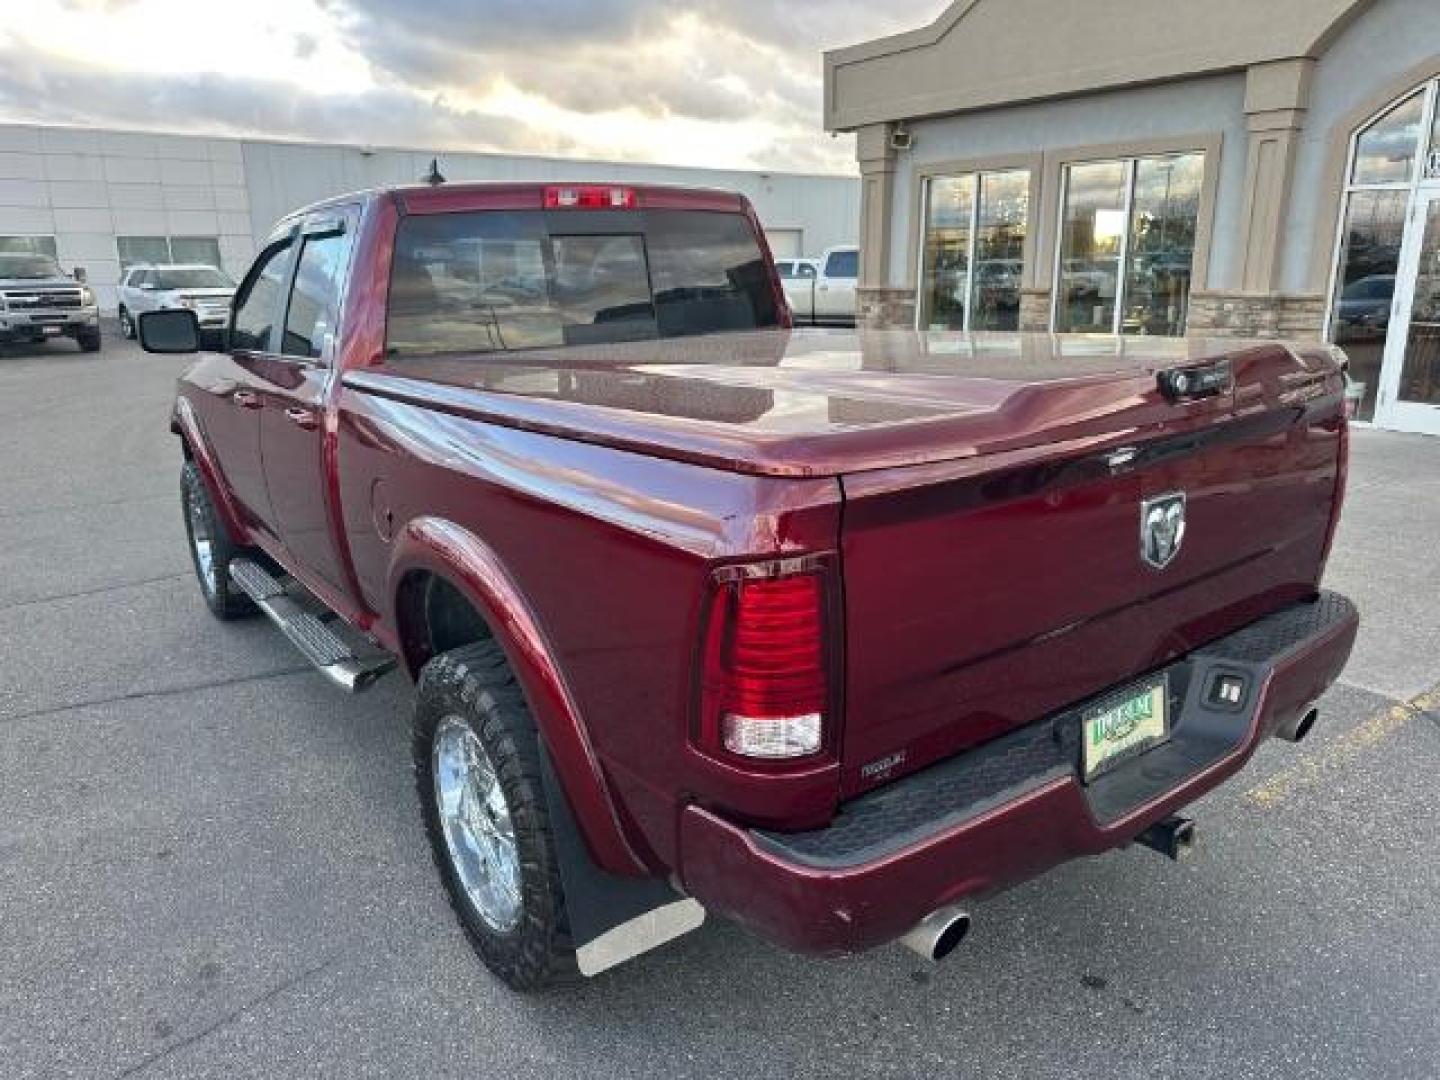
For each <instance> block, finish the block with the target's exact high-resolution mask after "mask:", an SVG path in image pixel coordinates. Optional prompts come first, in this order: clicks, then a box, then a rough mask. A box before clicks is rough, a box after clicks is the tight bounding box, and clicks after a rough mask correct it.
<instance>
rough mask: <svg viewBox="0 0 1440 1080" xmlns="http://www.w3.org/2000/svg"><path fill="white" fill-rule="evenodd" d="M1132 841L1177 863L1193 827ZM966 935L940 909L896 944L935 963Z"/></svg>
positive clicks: (1303, 721) (1167, 828)
mask: <svg viewBox="0 0 1440 1080" xmlns="http://www.w3.org/2000/svg"><path fill="white" fill-rule="evenodd" d="M1319 719H1320V710H1319V709H1318V708H1314V707H1312V708H1309V709H1306V710H1305V711H1304V712H1302V713H1300V714H1298V715H1297V716H1294V717H1292V718H1291V719H1289V720H1287V721H1286V722H1285V723H1284V724H1282V725H1281V726H1280V729H1279V730H1278V731H1277V732H1276V735H1277V736H1279V737H1280V738H1282V739H1284V740H1285V741H1286V742H1292V743H1299V742H1303V741H1304V740H1305V737H1306V736H1307V735H1309V734H1310V732H1311V731H1312V730H1313V729H1314V727H1315V723H1316V721H1317V720H1319ZM1136 840H1138V841H1139V842H1140V843H1141V844H1143V845H1144V846H1145V847H1148V848H1151V849H1152V850H1154V851H1158V852H1159V853H1160V854H1162V855H1164V856H1166V857H1167V858H1170V859H1174V860H1175V861H1176V862H1181V861H1183V860H1185V859H1186V858H1188V857H1189V856H1190V854H1191V853H1192V852H1193V851H1194V848H1195V823H1194V822H1193V821H1191V820H1190V819H1189V818H1183V817H1179V816H1174V817H1169V818H1166V819H1165V820H1164V821H1160V822H1157V823H1156V824H1154V825H1152V826H1150V828H1148V829H1146V830H1145V831H1144V832H1143V833H1141V834H1140V835H1139V836H1138V837H1136ZM968 933H970V913H969V912H967V911H965V910H963V909H962V908H959V907H954V906H951V907H943V908H940V909H938V910H936V911H932V912H931V913H930V914H929V915H927V916H926V917H925V918H924V919H922V920H921V922H920V924H919V925H918V926H916V927H915V929H913V930H911V931H910V932H909V933H908V934H906V935H905V936H904V937H902V938H901V939H900V944H902V945H904V946H905V947H906V948H907V949H909V950H910V951H911V952H913V953H914V954H915V955H916V956H919V957H921V958H922V959H924V960H928V961H930V962H931V963H939V962H940V961H941V960H944V959H945V958H946V957H947V956H949V955H950V954H951V953H953V952H954V951H955V950H956V949H957V948H959V947H960V943H961V942H962V941H964V940H965V935H967V934H968Z"/></svg>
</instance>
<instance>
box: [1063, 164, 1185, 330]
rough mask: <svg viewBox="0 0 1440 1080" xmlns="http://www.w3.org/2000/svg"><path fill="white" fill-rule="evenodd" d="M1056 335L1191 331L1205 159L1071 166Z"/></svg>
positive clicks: (1065, 209)
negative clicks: (1188, 326) (1188, 323)
mask: <svg viewBox="0 0 1440 1080" xmlns="http://www.w3.org/2000/svg"><path fill="white" fill-rule="evenodd" d="M1065 172H1066V187H1065V208H1064V218H1063V221H1062V226H1061V248H1060V267H1059V273H1058V296H1057V299H1056V303H1055V329H1056V330H1057V331H1061V332H1071V333H1098V334H1112V333H1116V332H1117V331H1118V332H1122V333H1126V334H1153V335H1159V336H1165V337H1179V336H1181V335H1183V334H1184V333H1185V324H1186V319H1187V316H1188V314H1189V308H1190V277H1191V267H1192V265H1193V263H1194V261H1195V233H1196V229H1197V227H1198V223H1199V220H1200V196H1201V191H1202V189H1203V187H1204V182H1205V155H1204V154H1201V153H1194V154H1168V155H1164V156H1157V157H1146V158H1137V159H1133V160H1129V161H1098V162H1090V163H1087V164H1084V165H1071V166H1068V167H1067V168H1066V170H1065Z"/></svg>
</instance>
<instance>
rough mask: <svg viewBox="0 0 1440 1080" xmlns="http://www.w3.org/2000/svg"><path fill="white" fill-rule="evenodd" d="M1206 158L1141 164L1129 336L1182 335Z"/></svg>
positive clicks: (1129, 278)
mask: <svg viewBox="0 0 1440 1080" xmlns="http://www.w3.org/2000/svg"><path fill="white" fill-rule="evenodd" d="M1204 183H1205V158H1204V156H1203V155H1201V154H1186V155H1183V156H1181V157H1164V158H1142V159H1140V161H1138V162H1137V163H1136V165H1135V198H1134V205H1133V207H1132V209H1131V212H1130V246H1129V259H1128V262H1127V267H1128V269H1127V270H1126V274H1125V318H1124V323H1123V326H1122V329H1123V330H1124V332H1125V333H1127V334H1159V335H1162V336H1166V337H1179V336H1180V335H1182V334H1184V333H1185V320H1186V317H1187V315H1188V314H1189V309H1190V272H1191V267H1192V266H1193V265H1194V262H1195V227H1196V223H1197V222H1198V221H1199V219H1200V190H1201V188H1202V187H1203V186H1204Z"/></svg>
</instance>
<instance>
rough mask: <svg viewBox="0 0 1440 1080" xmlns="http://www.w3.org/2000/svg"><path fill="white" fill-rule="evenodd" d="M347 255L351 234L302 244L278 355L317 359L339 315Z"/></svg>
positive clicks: (321, 237) (315, 238)
mask: <svg viewBox="0 0 1440 1080" xmlns="http://www.w3.org/2000/svg"><path fill="white" fill-rule="evenodd" d="M349 256H350V233H348V232H345V233H339V234H336V235H333V236H320V237H314V238H312V239H308V240H306V241H305V247H304V248H303V249H302V250H301V252H300V267H299V269H298V270H297V271H296V272H295V287H294V289H293V290H291V293H290V307H289V312H288V314H287V315H286V317H285V339H284V341H283V343H282V345H281V349H280V351H281V353H283V354H284V355H285V356H301V357H305V358H307V359H310V360H318V359H320V358H321V356H322V355H323V354H324V344H325V335H326V334H327V333H333V332H334V331H335V329H336V321H337V318H338V316H339V312H340V287H341V281H342V279H343V278H344V275H345V266H346V264H347V263H348V262H349Z"/></svg>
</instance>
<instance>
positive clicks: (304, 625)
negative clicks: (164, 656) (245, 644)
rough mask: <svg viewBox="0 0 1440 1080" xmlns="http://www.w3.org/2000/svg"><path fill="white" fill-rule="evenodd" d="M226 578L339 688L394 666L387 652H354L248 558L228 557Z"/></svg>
mask: <svg viewBox="0 0 1440 1080" xmlns="http://www.w3.org/2000/svg"><path fill="white" fill-rule="evenodd" d="M230 580H231V581H232V582H234V583H235V586H236V588H238V589H239V590H240V591H241V592H243V593H244V594H245V595H246V596H248V597H249V598H250V599H251V601H253V602H254V604H255V606H256V607H258V608H259V609H260V610H261V611H262V612H264V613H265V616H266V618H268V619H269V620H270V621H271V622H273V623H274V624H275V625H276V626H278V627H279V628H280V629H281V631H282V632H283V633H284V634H285V636H286V637H287V638H289V639H290V643H291V644H292V645H294V646H295V648H297V649H299V650H300V654H301V655H302V656H304V657H305V659H307V660H309V661H310V662H311V663H312V664H314V665H315V666H316V667H317V668H319V669H320V671H321V673H322V674H324V675H325V676H326V677H327V678H328V679H329V680H330V681H331V682H333V683H335V685H337V686H339V687H341V688H342V689H344V690H347V691H349V692H350V693H352V694H358V693H360V692H361V691H363V690H368V689H370V687H372V686H374V685H375V684H376V683H377V682H379V681H380V679H382V678H383V677H384V676H386V675H387V674H389V673H390V672H391V671H393V670H394V669H395V664H396V660H395V657H393V656H391V655H389V654H388V653H387V654H381V655H378V656H374V657H369V658H364V657H360V656H357V655H356V654H355V650H354V649H352V648H351V647H350V645H349V644H347V643H346V642H345V640H344V639H343V638H341V637H340V636H339V635H338V634H336V633H335V631H333V630H331V629H330V627H328V626H326V625H325V623H324V622H322V621H321V620H320V619H319V618H318V617H317V616H316V615H314V614H313V613H311V612H309V611H307V610H306V609H305V607H304V605H302V604H301V603H300V602H299V601H298V600H296V599H295V598H294V597H293V596H291V595H290V594H289V593H288V592H286V591H285V587H284V586H283V585H282V584H281V583H280V582H279V581H278V580H276V578H275V577H274V575H272V574H271V573H270V572H269V571H267V570H266V569H265V568H264V567H262V566H260V565H259V564H258V563H255V562H252V561H251V560H249V559H234V560H232V561H231V563H230Z"/></svg>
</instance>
